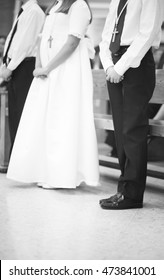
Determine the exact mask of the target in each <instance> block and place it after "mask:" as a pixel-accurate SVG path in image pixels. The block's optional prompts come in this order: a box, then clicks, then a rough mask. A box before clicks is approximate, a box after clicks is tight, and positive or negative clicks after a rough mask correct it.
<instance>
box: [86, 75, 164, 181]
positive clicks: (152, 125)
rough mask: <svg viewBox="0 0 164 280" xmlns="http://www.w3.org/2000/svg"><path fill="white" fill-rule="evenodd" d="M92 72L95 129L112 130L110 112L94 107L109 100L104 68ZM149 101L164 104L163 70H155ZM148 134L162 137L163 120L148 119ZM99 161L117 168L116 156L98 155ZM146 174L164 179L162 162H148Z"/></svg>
mask: <svg viewBox="0 0 164 280" xmlns="http://www.w3.org/2000/svg"><path fill="white" fill-rule="evenodd" d="M92 73H93V83H94V108H95V114H94V119H95V126H96V129H103V130H114V127H113V120H112V115H111V114H107V113H106V112H101V113H96V107H98V106H99V105H100V103H101V102H103V103H107V102H109V96H108V91H107V85H106V77H105V73H104V70H92ZM150 103H154V104H164V70H156V87H155V90H154V94H153V97H152V98H151V100H150ZM104 107H105V106H104ZM106 107H107V106H106ZM149 134H150V135H152V136H160V137H164V120H153V119H150V120H149ZM99 161H100V165H103V166H107V167H111V168H116V169H119V164H118V159H117V158H114V157H110V156H106V155H99ZM147 175H148V176H151V177H155V178H161V179H164V162H163V163H162V164H156V163H148V170H147Z"/></svg>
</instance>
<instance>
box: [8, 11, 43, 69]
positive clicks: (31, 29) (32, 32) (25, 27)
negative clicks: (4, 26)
mask: <svg viewBox="0 0 164 280" xmlns="http://www.w3.org/2000/svg"><path fill="white" fill-rule="evenodd" d="M43 23H44V13H43V14H42V13H40V11H37V10H35V9H34V10H33V11H31V13H29V14H27V15H24V16H23V14H22V17H20V19H19V22H18V27H17V31H16V33H15V35H14V38H13V41H12V44H11V48H12V57H11V61H10V63H9V64H8V66H7V68H8V69H10V70H11V71H13V70H14V69H16V68H17V66H18V65H19V64H20V63H21V62H22V61H23V60H24V59H25V58H26V57H28V56H29V55H30V54H31V53H32V51H33V49H34V47H35V46H36V44H37V40H38V36H39V33H40V31H41V29H42V26H43Z"/></svg>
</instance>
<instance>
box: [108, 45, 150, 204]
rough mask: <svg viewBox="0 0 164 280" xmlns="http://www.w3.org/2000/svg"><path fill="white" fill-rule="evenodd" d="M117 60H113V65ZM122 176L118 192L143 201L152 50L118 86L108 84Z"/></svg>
mask: <svg viewBox="0 0 164 280" xmlns="http://www.w3.org/2000/svg"><path fill="white" fill-rule="evenodd" d="M119 59H120V56H113V62H114V64H115V63H116V62H117V61H118V60H119ZM107 86H108V92H109V97H110V102H111V108H112V114H113V121H114V128H115V137H116V145H117V151H118V159H119V164H120V170H121V176H120V178H119V183H118V191H119V192H121V193H123V194H124V196H125V197H127V198H130V199H134V200H137V201H142V200H143V194H144V190H145V184H146V173H147V134H148V102H149V100H150V98H151V96H152V94H153V91H154V87H155V63H154V58H153V55H152V51H151V49H150V50H149V51H148V52H147V54H146V55H145V57H144V58H143V59H142V61H141V64H140V66H139V67H138V68H130V69H129V70H127V71H126V73H125V75H124V80H123V81H122V82H120V83H118V84H115V83H110V82H107Z"/></svg>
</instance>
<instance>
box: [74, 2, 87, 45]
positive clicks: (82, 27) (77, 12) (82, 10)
mask: <svg viewBox="0 0 164 280" xmlns="http://www.w3.org/2000/svg"><path fill="white" fill-rule="evenodd" d="M90 19H91V14H90V10H89V8H88V5H87V4H86V2H85V1H84V0H77V1H76V2H74V3H73V4H72V6H71V8H70V18H69V34H70V35H74V36H76V37H78V38H80V39H81V38H82V37H84V36H85V34H86V31H87V27H88V25H89V23H90Z"/></svg>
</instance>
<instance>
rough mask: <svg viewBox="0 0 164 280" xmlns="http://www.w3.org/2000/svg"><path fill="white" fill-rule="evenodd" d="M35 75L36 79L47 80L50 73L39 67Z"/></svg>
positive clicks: (34, 72)
mask: <svg viewBox="0 0 164 280" xmlns="http://www.w3.org/2000/svg"><path fill="white" fill-rule="evenodd" d="M33 75H34V77H36V78H41V79H45V78H47V76H48V71H47V69H46V68H43V67H38V68H35V70H34V71H33Z"/></svg>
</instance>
